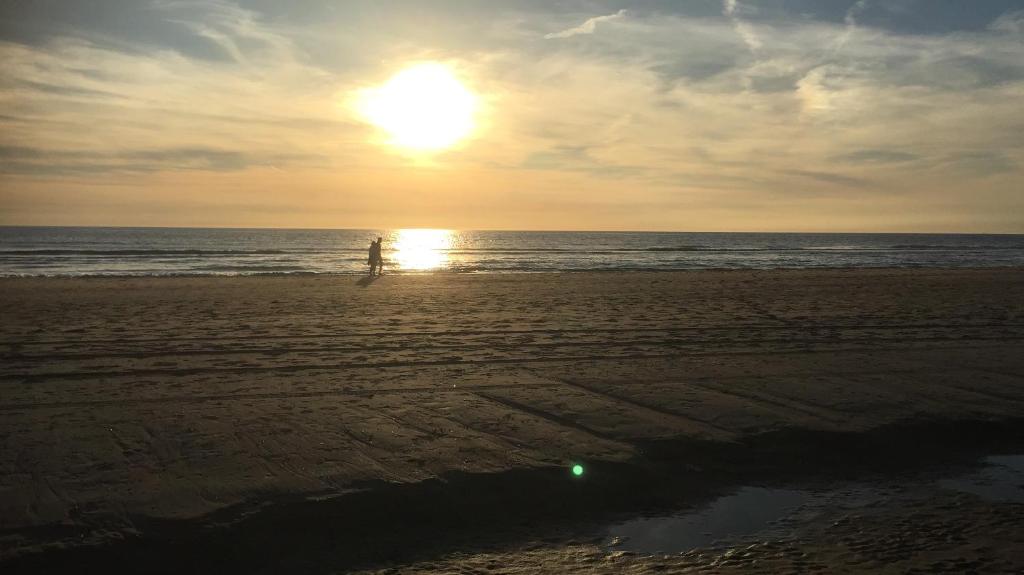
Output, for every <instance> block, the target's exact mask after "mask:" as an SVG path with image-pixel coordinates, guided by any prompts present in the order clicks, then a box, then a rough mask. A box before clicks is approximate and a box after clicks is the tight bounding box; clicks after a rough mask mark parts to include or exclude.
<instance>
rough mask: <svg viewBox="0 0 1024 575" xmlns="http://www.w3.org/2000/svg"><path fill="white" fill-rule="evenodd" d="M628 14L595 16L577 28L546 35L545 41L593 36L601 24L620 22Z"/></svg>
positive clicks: (617, 13)
mask: <svg viewBox="0 0 1024 575" xmlns="http://www.w3.org/2000/svg"><path fill="white" fill-rule="evenodd" d="M627 13H628V11H627V10H625V9H623V10H619V11H618V12H616V13H614V14H607V15H605V16H594V17H593V18H590V19H589V20H587V21H586V22H584V23H582V24H580V25H579V26H576V27H574V28H568V29H566V30H562V31H561V32H553V33H551V34H545V35H544V39H545V40H554V39H556V38H571V37H572V36H578V35H580V34H593V33H594V31H595V30H597V25H598V24H599V23H601V22H611V21H612V20H618V19H619V18H622V17H623V16H625V15H626V14H627Z"/></svg>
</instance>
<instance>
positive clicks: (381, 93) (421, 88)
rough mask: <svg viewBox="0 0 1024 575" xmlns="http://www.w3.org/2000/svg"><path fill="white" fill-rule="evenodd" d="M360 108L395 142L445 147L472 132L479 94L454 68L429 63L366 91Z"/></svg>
mask: <svg viewBox="0 0 1024 575" xmlns="http://www.w3.org/2000/svg"><path fill="white" fill-rule="evenodd" d="M358 108H359V112H360V113H361V114H362V116H363V117H364V118H366V120H368V121H369V122H370V123H371V124H373V125H375V126H377V127H379V128H381V129H382V130H384V131H385V132H386V133H387V134H388V136H389V138H390V139H389V142H388V143H390V144H391V145H393V146H397V147H400V148H409V149H413V150H425V151H430V150H443V149H445V148H450V147H452V146H453V145H455V144H456V143H457V142H458V141H459V140H462V139H463V138H465V137H466V136H468V135H469V133H470V132H472V131H473V126H474V121H473V120H474V115H475V113H476V109H477V98H476V96H475V95H474V94H473V93H472V92H470V91H469V90H468V89H467V88H466V87H465V86H463V85H462V83H461V82H459V80H458V78H456V76H455V73H454V72H452V70H451V68H449V67H448V66H445V65H444V64H440V63H437V62H425V63H422V64H417V65H415V66H411V67H409V68H406V69H404V70H402V71H401V72H398V73H397V74H395V75H394V76H392V77H391V79H390V80H388V81H387V82H385V83H384V84H383V85H381V86H378V87H376V88H370V89H368V90H364V91H363V92H361V93H360V97H359V102H358Z"/></svg>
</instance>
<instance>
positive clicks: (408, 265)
mask: <svg viewBox="0 0 1024 575" xmlns="http://www.w3.org/2000/svg"><path fill="white" fill-rule="evenodd" d="M453 236H454V234H453V232H452V231H451V230H429V229H405V230H398V234H397V236H396V237H395V238H394V250H395V252H394V258H395V260H396V263H397V264H398V268H399V269H402V270H417V271H423V270H432V269H439V268H442V267H444V266H445V264H446V263H447V262H448V250H449V249H451V247H452V244H453V239H454V237H453Z"/></svg>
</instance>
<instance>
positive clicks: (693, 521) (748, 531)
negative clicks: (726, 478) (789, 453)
mask: <svg viewBox="0 0 1024 575" xmlns="http://www.w3.org/2000/svg"><path fill="white" fill-rule="evenodd" d="M810 497H811V493H810V492H807V491H795V490H788V489H765V488H762V487H744V488H743V489H740V490H739V491H738V492H736V493H735V494H733V495H728V496H726V497H720V498H718V499H717V500H715V501H714V502H713V503H711V505H709V506H707V507H705V508H704V509H701V510H698V511H695V512H692V513H687V514H683V515H673V516H670V517H647V518H643V519H634V520H633V521H627V522H625V523H620V524H618V525H615V526H612V527H611V528H610V529H609V530H608V535H609V537H610V538H611V540H612V541H613V542H615V541H618V543H613V546H614V547H615V549H616V550H620V551H633V552H635V553H680V552H683V551H689V550H690V549H696V548H698V547H708V546H710V545H711V544H712V543H714V542H716V541H719V540H725V539H735V538H739V537H744V536H747V535H752V534H754V533H759V532H761V531H764V530H765V529H766V528H768V527H769V526H770V525H769V524H770V523H771V522H772V521H776V520H778V519H781V518H783V517H785V516H787V515H789V514H791V513H793V512H794V511H796V510H797V509H799V508H800V506H801V505H803V504H804V503H806V502H807V501H808V499H810Z"/></svg>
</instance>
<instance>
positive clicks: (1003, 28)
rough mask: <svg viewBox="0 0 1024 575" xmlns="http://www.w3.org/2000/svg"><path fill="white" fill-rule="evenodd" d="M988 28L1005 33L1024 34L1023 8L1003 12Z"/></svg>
mask: <svg viewBox="0 0 1024 575" xmlns="http://www.w3.org/2000/svg"><path fill="white" fill-rule="evenodd" d="M989 28H990V29H992V30H995V31H997V32H1003V33H1006V34H1018V35H1019V34H1024V10H1017V11H1014V12H1007V13H1006V14H1003V15H1002V16H1000V17H999V18H996V20H995V21H994V22H992V24H990V25H989Z"/></svg>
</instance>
